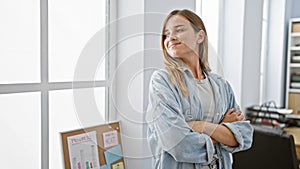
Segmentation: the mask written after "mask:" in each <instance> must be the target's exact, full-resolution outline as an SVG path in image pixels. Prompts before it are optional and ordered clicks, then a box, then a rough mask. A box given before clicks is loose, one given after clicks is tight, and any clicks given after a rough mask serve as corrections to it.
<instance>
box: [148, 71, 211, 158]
mask: <svg viewBox="0 0 300 169" xmlns="http://www.w3.org/2000/svg"><path fill="white" fill-rule="evenodd" d="M170 85H171V84H170V83H169V82H168V80H166V79H165V78H164V77H163V76H162V75H161V74H159V73H157V72H156V73H154V74H153V75H152V78H151V81H150V87H149V90H150V91H149V92H150V100H149V102H150V103H149V105H148V110H147V115H146V120H147V122H148V142H149V145H150V148H151V151H152V153H154V155H155V156H157V155H159V153H162V152H161V151H165V152H167V153H169V154H170V155H171V156H172V157H173V158H174V159H175V160H176V161H178V162H187V163H206V162H210V161H211V160H212V156H213V152H214V146H213V143H212V140H211V138H210V137H209V136H207V135H205V134H199V133H197V132H194V131H193V130H192V129H191V128H190V127H189V126H188V124H187V122H186V121H185V118H184V116H183V114H182V112H181V111H182V110H181V108H180V103H179V100H178V96H176V92H175V90H176V89H175V88H172V87H171V86H170Z"/></svg>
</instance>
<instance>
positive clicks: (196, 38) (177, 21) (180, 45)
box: [164, 15, 203, 59]
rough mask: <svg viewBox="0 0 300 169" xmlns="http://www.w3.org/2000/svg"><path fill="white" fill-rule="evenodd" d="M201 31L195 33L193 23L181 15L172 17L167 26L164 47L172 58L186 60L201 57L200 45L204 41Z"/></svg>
mask: <svg viewBox="0 0 300 169" xmlns="http://www.w3.org/2000/svg"><path fill="white" fill-rule="evenodd" d="M200 32H201V30H200V31H199V32H195V31H194V29H193V27H192V25H191V23H190V22H189V21H188V20H187V19H185V18H184V17H182V16H180V15H174V16H172V17H171V18H170V19H169V20H168V21H167V22H166V25H165V30H164V35H165V40H164V47H165V48H166V50H167V52H168V54H169V55H170V56H172V57H176V58H181V59H185V58H187V57H190V56H191V55H196V56H198V55H199V44H200V43H201V42H202V41H203V36H202V35H201V33H200Z"/></svg>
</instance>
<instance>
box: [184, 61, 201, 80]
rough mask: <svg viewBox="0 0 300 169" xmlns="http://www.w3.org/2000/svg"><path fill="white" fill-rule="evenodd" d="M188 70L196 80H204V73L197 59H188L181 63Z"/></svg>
mask: <svg viewBox="0 0 300 169" xmlns="http://www.w3.org/2000/svg"><path fill="white" fill-rule="evenodd" d="M183 62H184V63H185V65H186V67H187V68H188V69H190V71H191V72H192V73H193V76H194V78H195V79H197V80H202V79H205V76H204V73H203V71H202V68H201V66H200V60H199V58H195V59H189V60H184V61H183Z"/></svg>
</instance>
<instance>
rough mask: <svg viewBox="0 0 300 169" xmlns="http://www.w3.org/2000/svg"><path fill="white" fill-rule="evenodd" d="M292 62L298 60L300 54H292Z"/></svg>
mask: <svg viewBox="0 0 300 169" xmlns="http://www.w3.org/2000/svg"><path fill="white" fill-rule="evenodd" d="M292 62H300V55H298V54H297V55H294V56H292Z"/></svg>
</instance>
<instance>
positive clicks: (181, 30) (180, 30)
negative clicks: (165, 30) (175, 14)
mask: <svg viewBox="0 0 300 169" xmlns="http://www.w3.org/2000/svg"><path fill="white" fill-rule="evenodd" d="M183 31H184V30H183V29H176V32H183Z"/></svg>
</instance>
